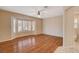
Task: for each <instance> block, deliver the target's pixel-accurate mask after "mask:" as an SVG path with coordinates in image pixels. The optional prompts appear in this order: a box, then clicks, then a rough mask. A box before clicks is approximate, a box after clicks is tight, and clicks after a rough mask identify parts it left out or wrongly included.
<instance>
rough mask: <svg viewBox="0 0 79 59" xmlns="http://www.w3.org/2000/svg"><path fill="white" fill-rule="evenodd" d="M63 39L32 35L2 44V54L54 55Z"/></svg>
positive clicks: (0, 44) (0, 45) (0, 49)
mask: <svg viewBox="0 0 79 59" xmlns="http://www.w3.org/2000/svg"><path fill="white" fill-rule="evenodd" d="M62 41H63V39H62V38H61V37H55V36H50V35H44V34H41V35H30V36H25V37H20V38H16V39H13V40H10V41H6V42H1V43H0V52H2V53H52V52H54V51H55V50H56V48H57V47H58V46H61V45H62Z"/></svg>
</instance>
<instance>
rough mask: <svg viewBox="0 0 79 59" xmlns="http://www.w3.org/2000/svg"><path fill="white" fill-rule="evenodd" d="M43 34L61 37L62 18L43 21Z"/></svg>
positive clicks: (57, 17)
mask: <svg viewBox="0 0 79 59" xmlns="http://www.w3.org/2000/svg"><path fill="white" fill-rule="evenodd" d="M43 33H44V34H48V35H53V36H60V37H63V16H55V17H51V18H47V19H44V20H43Z"/></svg>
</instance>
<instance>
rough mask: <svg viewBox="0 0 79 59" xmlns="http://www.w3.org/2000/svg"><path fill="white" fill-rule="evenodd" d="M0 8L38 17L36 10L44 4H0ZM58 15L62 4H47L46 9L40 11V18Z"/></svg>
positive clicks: (61, 10)
mask: <svg viewBox="0 0 79 59" xmlns="http://www.w3.org/2000/svg"><path fill="white" fill-rule="evenodd" d="M0 9H3V10H7V11H12V12H17V13H21V14H24V15H28V16H33V17H38V15H37V12H38V10H42V9H44V6H0ZM59 15H63V7H62V6H48V7H47V8H46V9H44V10H43V11H41V12H40V18H48V17H54V16H59Z"/></svg>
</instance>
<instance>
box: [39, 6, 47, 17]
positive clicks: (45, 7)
mask: <svg viewBox="0 0 79 59" xmlns="http://www.w3.org/2000/svg"><path fill="white" fill-rule="evenodd" d="M47 8H48V6H44V8H43V9H41V10H38V12H37V15H38V17H40V15H41V12H42V11H44V10H45V9H47Z"/></svg>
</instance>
